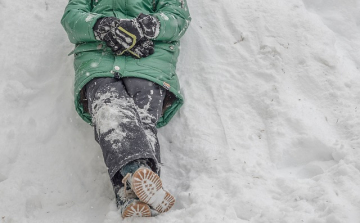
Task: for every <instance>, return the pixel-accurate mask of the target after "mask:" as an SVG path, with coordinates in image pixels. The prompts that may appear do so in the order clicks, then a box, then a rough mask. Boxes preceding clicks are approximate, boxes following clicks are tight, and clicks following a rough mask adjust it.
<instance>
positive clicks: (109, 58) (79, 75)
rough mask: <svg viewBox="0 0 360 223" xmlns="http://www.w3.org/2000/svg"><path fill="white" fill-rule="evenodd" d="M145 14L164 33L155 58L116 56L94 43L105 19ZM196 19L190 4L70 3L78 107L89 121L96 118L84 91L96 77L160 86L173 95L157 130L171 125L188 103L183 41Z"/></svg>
mask: <svg viewBox="0 0 360 223" xmlns="http://www.w3.org/2000/svg"><path fill="white" fill-rule="evenodd" d="M140 13H144V14H150V15H152V16H155V17H156V18H158V20H159V21H160V33H159V35H158V36H157V37H156V39H155V40H154V45H155V53H154V54H153V55H151V56H149V57H146V58H141V59H134V58H132V57H130V56H116V55H114V54H113V52H112V51H111V49H110V48H109V47H107V46H106V44H105V43H104V42H101V41H98V40H96V39H95V36H94V33H93V26H94V25H95V23H96V21H97V20H98V19H99V18H102V17H116V18H119V19H132V18H135V17H137V16H138V15H139V14H140ZM190 21H191V17H190V14H189V10H188V7H187V3H186V0H69V3H68V5H67V6H66V8H65V12H64V15H63V17H62V19H61V24H62V25H63V27H64V29H65V30H66V32H67V34H68V37H69V40H70V42H71V43H74V44H76V46H75V49H74V50H73V51H72V52H71V53H70V55H71V54H74V58H75V59H74V68H75V87H74V96H75V107H76V111H77V112H78V114H79V115H80V116H81V117H82V119H84V120H85V121H86V122H88V123H91V116H90V114H89V113H88V112H87V109H86V106H83V105H84V103H83V101H82V99H83V95H84V92H83V90H82V89H83V87H84V86H85V85H86V84H87V83H88V82H89V81H90V80H92V79H93V78H96V77H117V78H121V77H138V78H145V79H147V80H150V81H152V82H155V83H157V84H159V85H161V86H163V87H164V88H166V89H167V90H168V91H169V92H171V93H169V94H167V96H168V100H166V101H168V102H170V103H167V104H166V106H164V109H163V116H162V117H161V118H160V119H159V121H158V124H157V126H158V127H162V126H164V125H166V124H167V123H168V122H169V121H170V119H171V118H172V117H173V116H174V115H175V113H176V112H177V111H178V109H179V108H180V107H181V105H182V104H183V97H182V95H181V94H180V86H179V81H178V78H177V75H176V73H175V70H176V63H177V58H178V55H179V46H180V43H179V39H180V38H181V37H182V36H183V34H184V33H185V31H186V29H187V28H188V26H189V23H190Z"/></svg>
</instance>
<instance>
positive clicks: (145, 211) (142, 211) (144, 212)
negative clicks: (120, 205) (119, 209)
mask: <svg viewBox="0 0 360 223" xmlns="http://www.w3.org/2000/svg"><path fill="white" fill-rule="evenodd" d="M122 217H123V218H128V217H151V210H150V207H149V205H147V204H145V203H143V202H140V201H138V202H134V203H132V204H130V205H128V206H127V207H126V208H125V210H124V212H123V214H122Z"/></svg>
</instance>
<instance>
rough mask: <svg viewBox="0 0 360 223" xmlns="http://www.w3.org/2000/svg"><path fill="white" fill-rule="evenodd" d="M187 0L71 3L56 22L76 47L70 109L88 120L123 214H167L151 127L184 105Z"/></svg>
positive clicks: (168, 201) (84, 0) (168, 200)
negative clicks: (180, 73) (179, 70)
mask: <svg viewBox="0 0 360 223" xmlns="http://www.w3.org/2000/svg"><path fill="white" fill-rule="evenodd" d="M190 20H191V18H190V15H189V11H188V7H187V3H186V0H131V1H127V0H70V1H69V3H68V5H67V7H66V9H65V13H64V16H63V18H62V20H61V23H62V25H63V27H64V28H65V30H66V32H67V34H68V37H69V40H70V42H72V43H74V44H76V47H75V49H74V51H73V54H74V55H75V60H74V67H75V73H76V74H75V88H74V89H75V92H74V95H75V106H76V110H77V112H78V113H79V115H80V116H81V117H82V118H83V119H84V120H85V121H86V122H88V123H92V124H93V126H94V130H95V139H96V141H97V142H98V143H99V144H100V146H101V149H102V152H103V155H104V160H105V164H106V166H107V167H108V169H109V174H110V179H111V182H112V184H113V186H114V191H115V194H116V201H117V205H118V207H119V208H120V210H121V214H122V216H123V217H130V216H142V217H149V216H154V215H155V214H157V213H162V212H166V211H168V210H169V209H170V208H171V207H172V206H173V204H174V202H175V198H174V197H173V196H172V195H171V194H170V193H169V192H167V191H166V190H164V189H163V187H162V183H161V179H160V178H159V176H158V175H159V173H160V166H159V163H160V146H159V142H158V139H157V129H156V127H158V128H159V127H162V126H164V125H166V124H167V123H168V122H169V121H170V119H171V118H172V117H173V116H174V114H175V113H176V111H177V110H178V109H179V108H180V107H181V105H182V104H183V97H182V96H181V94H180V91H179V89H180V88H179V82H178V79H177V76H176V74H175V68H176V62H177V57H178V55H179V39H180V38H181V36H182V35H183V34H184V33H185V31H186V29H187V27H188V25H189V23H190Z"/></svg>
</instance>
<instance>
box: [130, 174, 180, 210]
mask: <svg viewBox="0 0 360 223" xmlns="http://www.w3.org/2000/svg"><path fill="white" fill-rule="evenodd" d="M131 184H132V188H133V190H134V192H135V194H136V195H137V196H138V198H139V199H140V200H141V201H142V202H145V203H147V204H149V205H150V206H151V207H153V208H154V209H155V210H156V211H158V212H159V213H162V212H166V211H168V210H169V209H170V208H171V207H172V206H173V205H174V203H175V198H174V196H172V195H171V194H170V193H169V192H167V191H165V190H163V188H162V182H161V179H160V177H159V176H158V175H157V174H156V173H154V172H153V171H151V170H149V169H145V168H142V169H139V170H137V171H136V172H135V173H134V175H133V178H132V183H131Z"/></svg>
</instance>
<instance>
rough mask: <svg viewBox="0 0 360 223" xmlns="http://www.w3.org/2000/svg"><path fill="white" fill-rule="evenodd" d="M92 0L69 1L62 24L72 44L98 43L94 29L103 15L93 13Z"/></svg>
mask: <svg viewBox="0 0 360 223" xmlns="http://www.w3.org/2000/svg"><path fill="white" fill-rule="evenodd" d="M91 1H92V0H69V3H68V5H67V6H66V8H65V12H64V15H63V17H62V19H61V24H62V26H63V27H64V29H65V31H66V32H67V34H68V37H69V40H70V42H71V43H74V44H77V43H81V42H93V41H97V40H96V39H95V36H94V32H93V27H94V25H95V23H96V21H97V20H98V19H99V18H102V17H104V16H103V15H101V14H96V13H91V7H92V5H91Z"/></svg>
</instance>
